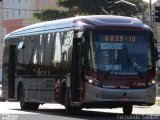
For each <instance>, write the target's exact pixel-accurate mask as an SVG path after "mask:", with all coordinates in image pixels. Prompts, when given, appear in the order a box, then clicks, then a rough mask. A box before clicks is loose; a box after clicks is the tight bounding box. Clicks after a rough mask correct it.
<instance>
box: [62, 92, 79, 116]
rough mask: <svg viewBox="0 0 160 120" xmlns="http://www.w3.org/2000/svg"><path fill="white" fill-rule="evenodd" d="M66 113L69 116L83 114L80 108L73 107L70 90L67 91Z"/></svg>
mask: <svg viewBox="0 0 160 120" xmlns="http://www.w3.org/2000/svg"><path fill="white" fill-rule="evenodd" d="M65 111H66V113H67V114H69V115H72V114H79V113H80V112H81V108H80V107H75V106H71V100H70V94H69V91H68V90H66V94H65Z"/></svg>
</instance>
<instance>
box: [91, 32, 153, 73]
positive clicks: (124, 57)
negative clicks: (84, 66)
mask: <svg viewBox="0 0 160 120" xmlns="http://www.w3.org/2000/svg"><path fill="white" fill-rule="evenodd" d="M93 36H94V37H93V42H92V44H93V52H94V57H93V59H94V62H95V66H96V70H97V71H101V72H106V73H108V74H114V75H119V74H127V75H136V74H140V73H144V72H147V71H148V70H149V69H150V66H151V53H150V44H149V35H146V34H144V33H135V32H134V33H133V32H121V31H117V32H115V31H114V32H104V31H100V32H97V31H96V32H94V33H93Z"/></svg>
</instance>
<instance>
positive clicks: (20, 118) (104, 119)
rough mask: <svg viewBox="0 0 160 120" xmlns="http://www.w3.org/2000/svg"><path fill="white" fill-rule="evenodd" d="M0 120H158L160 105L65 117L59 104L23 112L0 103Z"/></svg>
mask: <svg viewBox="0 0 160 120" xmlns="http://www.w3.org/2000/svg"><path fill="white" fill-rule="evenodd" d="M0 120H160V105H158V104H156V105H154V106H150V107H148V106H144V107H140V106H134V109H133V115H130V116H125V115H123V114H122V109H121V108H117V109H83V110H82V112H81V113H79V114H77V115H67V114H66V113H65V110H64V107H63V106H61V105H59V104H44V105H42V106H40V108H39V110H38V111H23V110H21V109H20V107H19V103H18V102H0Z"/></svg>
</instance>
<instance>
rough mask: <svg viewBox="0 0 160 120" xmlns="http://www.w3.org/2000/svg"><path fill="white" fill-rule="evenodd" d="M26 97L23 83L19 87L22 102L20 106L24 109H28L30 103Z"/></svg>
mask: <svg viewBox="0 0 160 120" xmlns="http://www.w3.org/2000/svg"><path fill="white" fill-rule="evenodd" d="M24 99H25V90H24V88H23V85H21V86H20V89H19V102H20V107H21V109H22V110H27V109H28V105H27V102H25V101H24Z"/></svg>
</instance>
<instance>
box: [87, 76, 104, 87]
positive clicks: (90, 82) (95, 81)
mask: <svg viewBox="0 0 160 120" xmlns="http://www.w3.org/2000/svg"><path fill="white" fill-rule="evenodd" d="M87 83H88V84H90V85H94V86H97V87H102V83H101V82H100V81H99V80H96V79H93V78H88V79H87Z"/></svg>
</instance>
